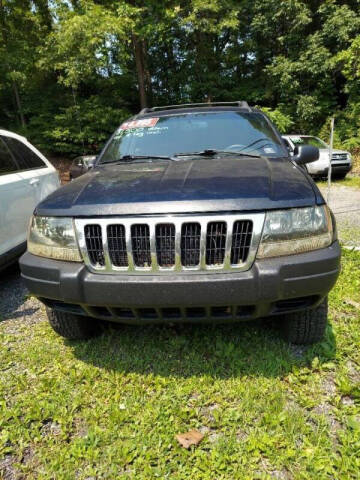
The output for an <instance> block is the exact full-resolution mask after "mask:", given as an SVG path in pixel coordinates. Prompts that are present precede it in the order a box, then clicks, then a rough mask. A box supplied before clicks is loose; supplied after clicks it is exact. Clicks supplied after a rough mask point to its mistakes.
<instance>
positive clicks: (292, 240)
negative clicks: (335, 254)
mask: <svg viewBox="0 0 360 480" xmlns="http://www.w3.org/2000/svg"><path fill="white" fill-rule="evenodd" d="M332 242H333V226H332V220H331V214H330V211H329V208H328V207H327V206H326V205H321V206H316V207H306V208H291V209H289V210H275V211H272V212H267V213H266V218H265V224H264V229H263V233H262V238H261V242H260V246H259V250H258V253H257V258H268V257H279V256H281V255H293V254H296V253H303V252H309V251H311V250H317V249H319V248H325V247H328V246H329V245H331V243H332Z"/></svg>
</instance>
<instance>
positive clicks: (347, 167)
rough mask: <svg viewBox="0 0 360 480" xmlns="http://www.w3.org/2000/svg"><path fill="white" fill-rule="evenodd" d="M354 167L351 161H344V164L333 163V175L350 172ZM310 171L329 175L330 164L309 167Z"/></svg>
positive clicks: (313, 173)
mask: <svg viewBox="0 0 360 480" xmlns="http://www.w3.org/2000/svg"><path fill="white" fill-rule="evenodd" d="M351 169H352V164H351V163H342V164H340V165H339V164H336V163H333V164H332V165H331V173H332V175H343V174H344V175H345V174H346V173H348V172H350V171H351ZM308 171H309V173H310V175H324V176H327V174H328V171H329V166H328V165H326V166H322V167H315V166H314V167H313V168H310V167H308Z"/></svg>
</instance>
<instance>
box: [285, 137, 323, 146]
mask: <svg viewBox="0 0 360 480" xmlns="http://www.w3.org/2000/svg"><path fill="white" fill-rule="evenodd" d="M290 138H291V141H292V142H293V144H294V145H312V146H313V147H317V148H329V147H328V146H327V145H326V143H325V142H323V141H322V140H320V138H317V137H302V136H299V137H290Z"/></svg>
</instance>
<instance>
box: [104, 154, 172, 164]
mask: <svg viewBox="0 0 360 480" xmlns="http://www.w3.org/2000/svg"><path fill="white" fill-rule="evenodd" d="M152 159H154V160H157V159H160V160H173V161H176V159H175V158H173V157H169V156H166V155H122V156H121V157H119V158H117V159H116V160H111V161H109V162H103V165H105V164H107V163H122V162H124V163H126V162H133V161H135V160H152Z"/></svg>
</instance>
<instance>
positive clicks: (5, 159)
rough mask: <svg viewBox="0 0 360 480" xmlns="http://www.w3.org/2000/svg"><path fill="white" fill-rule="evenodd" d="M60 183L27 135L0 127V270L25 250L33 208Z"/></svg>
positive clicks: (53, 169)
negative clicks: (0, 128)
mask: <svg viewBox="0 0 360 480" xmlns="http://www.w3.org/2000/svg"><path fill="white" fill-rule="evenodd" d="M59 186H60V182H59V176H58V174H57V171H56V170H55V168H54V167H53V166H52V165H51V163H50V162H49V161H48V160H47V159H46V158H45V157H44V155H42V154H41V153H40V152H39V151H38V150H37V149H36V148H35V147H33V146H32V145H31V144H30V143H29V142H28V141H27V140H26V138H24V137H21V136H20V135H17V134H15V133H11V132H8V131H6V130H0V269H1V268H4V267H6V266H7V265H8V264H10V263H11V262H12V261H14V260H15V259H16V258H17V257H18V256H19V255H20V254H21V253H22V252H23V251H24V250H25V249H26V234H27V229H28V224H29V219H30V217H31V215H32V213H33V210H34V208H35V207H36V205H37V204H38V203H39V202H40V201H41V200H44V198H45V197H47V196H48V195H49V194H50V193H52V192H53V191H54V190H56V189H57V188H58V187H59Z"/></svg>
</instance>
